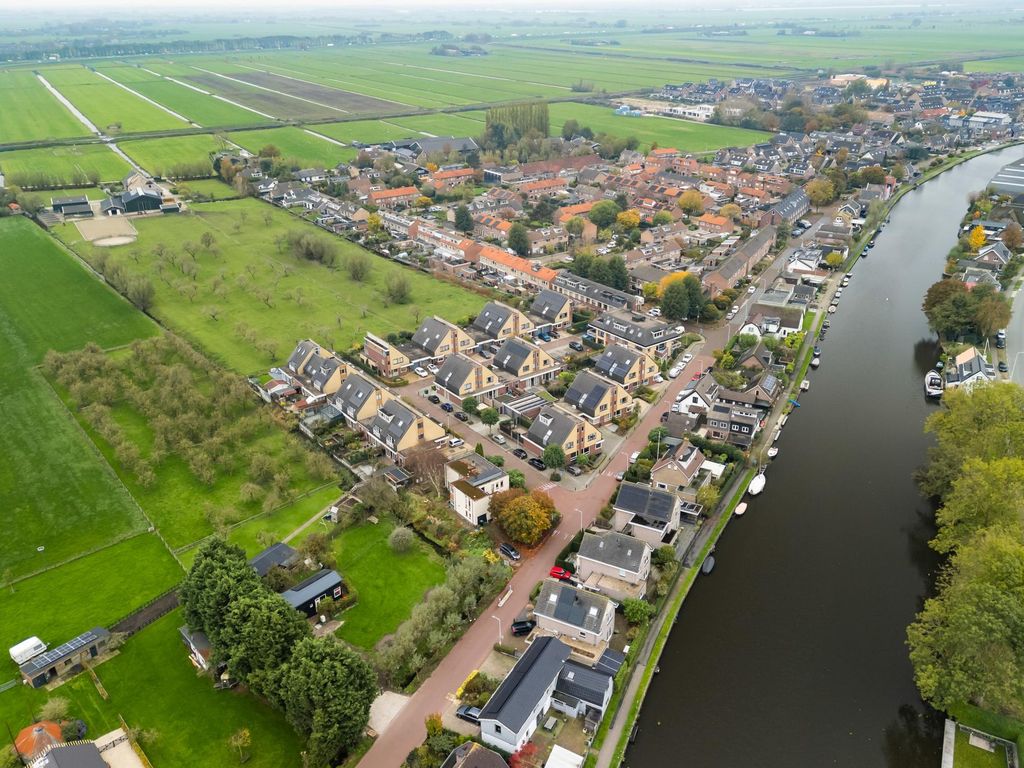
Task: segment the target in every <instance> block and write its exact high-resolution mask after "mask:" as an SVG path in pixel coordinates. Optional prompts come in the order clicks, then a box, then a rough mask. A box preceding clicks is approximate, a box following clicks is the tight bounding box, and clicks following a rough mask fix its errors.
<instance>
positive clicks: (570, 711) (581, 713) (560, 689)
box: [551, 659, 614, 722]
mask: <svg viewBox="0 0 1024 768" xmlns="http://www.w3.org/2000/svg"><path fill="white" fill-rule="evenodd" d="M613 687H614V684H613V682H612V676H611V675H609V674H608V673H607V672H604V671H602V670H599V669H594V668H593V667H587V666H584V665H583V664H580V663H579V662H576V661H573V660H572V659H569V660H567V661H566V662H565V663H564V664H563V665H562V671H561V672H559V673H558V681H557V682H556V683H555V693H554V695H553V696H552V697H551V707H552V709H555V710H557V711H559V712H564V713H565V714H567V715H569V716H570V717H587V718H588V719H591V718H592V719H593V720H594V721H597V722H600V719H601V716H602V715H604V712H605V710H606V709H607V708H608V702H609V701H610V700H611V698H612V689H613Z"/></svg>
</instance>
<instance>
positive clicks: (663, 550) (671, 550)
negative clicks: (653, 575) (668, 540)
mask: <svg viewBox="0 0 1024 768" xmlns="http://www.w3.org/2000/svg"><path fill="white" fill-rule="evenodd" d="M651 562H653V563H654V565H655V567H656V568H658V569H660V570H665V568H666V567H667V566H669V565H670V564H672V563H674V562H676V550H675V547H673V546H672V545H671V544H664V545H662V546H660V547H658V548H657V549H656V550H654V554H652V555H651Z"/></svg>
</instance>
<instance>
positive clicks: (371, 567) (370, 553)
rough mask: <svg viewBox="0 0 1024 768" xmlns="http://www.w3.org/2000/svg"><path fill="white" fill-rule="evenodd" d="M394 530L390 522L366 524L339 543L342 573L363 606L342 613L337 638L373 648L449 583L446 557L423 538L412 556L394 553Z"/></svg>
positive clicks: (336, 547)
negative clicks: (431, 592) (435, 589)
mask: <svg viewBox="0 0 1024 768" xmlns="http://www.w3.org/2000/svg"><path fill="white" fill-rule="evenodd" d="M394 527H395V526H394V524H393V523H392V522H391V521H389V520H381V521H380V522H379V523H378V524H377V525H371V524H370V523H362V524H361V525H357V526H353V527H352V528H349V529H347V530H345V531H343V532H342V533H341V535H339V536H338V537H337V539H335V543H334V552H335V556H336V558H337V561H338V569H339V570H340V572H341V573H343V574H344V575H345V579H346V580H347V581H348V582H349V583H350V584H351V585H352V586H354V587H355V588H356V590H357V592H358V593H359V602H358V603H357V604H356V605H355V606H353V607H352V608H350V609H349V610H347V611H345V613H344V614H342V616H341V618H342V620H343V621H344V624H342V626H341V628H340V629H338V631H337V635H338V636H339V637H341V638H342V639H344V640H346V641H347V642H349V643H352V644H353V645H357V646H359V647H360V648H367V649H369V648H373V646H374V645H376V644H377V641H379V640H380V639H381V638H382V637H384V636H385V635H389V634H391V633H392V632H394V631H395V630H396V629H398V625H399V624H401V623H402V622H403V621H405V620H406V619H407V618H409V614H410V612H411V611H412V609H413V606H415V605H416V604H417V603H419V602H421V601H422V600H423V597H424V595H425V594H426V592H427V591H428V590H429V589H431V588H432V587H435V586H437V585H438V584H440V583H441V582H443V581H444V564H443V563H442V562H441V558H440V557H439V556H438V555H437V554H436V553H435V552H433V551H432V550H431V549H430V548H429V547H428V546H427V545H426V544H424V543H422V542H421V541H419V539H418V538H417V540H416V544H415V546H414V547H413V549H412V550H411V551H409V552H406V553H403V554H396V553H395V552H392V551H391V547H389V546H388V535H389V534H390V533H391V531H392V530H394Z"/></svg>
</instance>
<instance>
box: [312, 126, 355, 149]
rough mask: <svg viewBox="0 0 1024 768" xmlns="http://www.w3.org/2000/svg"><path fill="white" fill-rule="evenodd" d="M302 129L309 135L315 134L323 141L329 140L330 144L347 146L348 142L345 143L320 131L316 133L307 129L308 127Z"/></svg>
mask: <svg viewBox="0 0 1024 768" xmlns="http://www.w3.org/2000/svg"><path fill="white" fill-rule="evenodd" d="M302 130H303V132H304V133H308V134H309V135H310V136H316V137H317V138H318V139H323V140H324V141H329V142H331V144H337V145H338V146H339V147H347V146H348V144H346V143H345V142H343V141H338V140H337V139H332V138H331V137H330V136H324V135H323V134H322V133H317V132H316V131H311V130H309V128H303V129H302Z"/></svg>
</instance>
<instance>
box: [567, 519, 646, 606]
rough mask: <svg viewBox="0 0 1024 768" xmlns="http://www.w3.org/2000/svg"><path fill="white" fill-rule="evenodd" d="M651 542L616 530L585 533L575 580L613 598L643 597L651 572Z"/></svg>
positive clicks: (577, 562)
mask: <svg viewBox="0 0 1024 768" xmlns="http://www.w3.org/2000/svg"><path fill="white" fill-rule="evenodd" d="M652 551H653V550H652V548H651V545H650V544H648V543H647V542H645V541H641V540H639V539H636V538H633V537H632V536H627V535H626V534H624V533H618V532H617V531H606V532H604V533H584V534H583V541H581V542H580V549H579V552H577V553H576V579H577V580H578V581H579V583H580V584H583V585H584V586H586V587H587V588H589V589H593V590H596V591H598V592H600V593H601V594H603V595H607V596H608V597H610V598H612V599H613V600H620V601H621V600H625V599H626V598H630V597H632V598H635V597H641V596H643V594H644V592H645V591H646V589H647V577H648V576H650V574H651V553H652Z"/></svg>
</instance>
